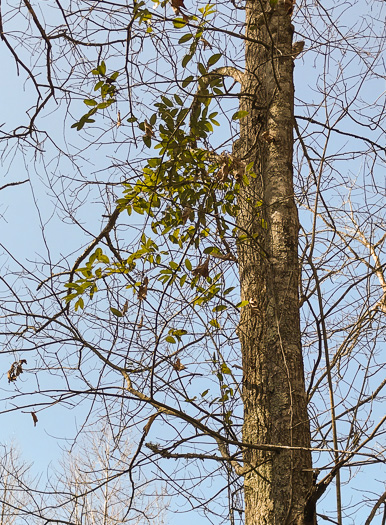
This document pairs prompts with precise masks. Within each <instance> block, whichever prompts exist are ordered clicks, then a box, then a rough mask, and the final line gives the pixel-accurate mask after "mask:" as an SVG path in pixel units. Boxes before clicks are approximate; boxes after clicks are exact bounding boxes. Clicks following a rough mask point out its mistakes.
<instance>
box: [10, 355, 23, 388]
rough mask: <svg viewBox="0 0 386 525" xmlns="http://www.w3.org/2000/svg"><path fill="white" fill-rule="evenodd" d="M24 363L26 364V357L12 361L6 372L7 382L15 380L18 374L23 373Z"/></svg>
mask: <svg viewBox="0 0 386 525" xmlns="http://www.w3.org/2000/svg"><path fill="white" fill-rule="evenodd" d="M25 364H27V360H26V359H20V361H15V362H14V363H12V366H11V368H10V369H9V370H8V373H7V377H8V383H12V382H13V381H16V379H17V378H18V377H19V375H20V374H22V373H23V365H25Z"/></svg>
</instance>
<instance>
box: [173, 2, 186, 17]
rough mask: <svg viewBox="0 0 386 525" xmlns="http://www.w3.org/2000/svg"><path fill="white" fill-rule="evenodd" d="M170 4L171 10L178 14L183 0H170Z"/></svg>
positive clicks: (182, 5)
mask: <svg viewBox="0 0 386 525" xmlns="http://www.w3.org/2000/svg"><path fill="white" fill-rule="evenodd" d="M170 3H171V4H172V8H173V11H174V12H175V14H176V15H179V14H180V13H181V10H180V7H184V8H185V6H184V0H171V2H170Z"/></svg>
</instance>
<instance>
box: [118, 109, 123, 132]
mask: <svg viewBox="0 0 386 525" xmlns="http://www.w3.org/2000/svg"><path fill="white" fill-rule="evenodd" d="M121 124H122V120H121V112H120V111H118V114H117V128H119V126H120V125H121Z"/></svg>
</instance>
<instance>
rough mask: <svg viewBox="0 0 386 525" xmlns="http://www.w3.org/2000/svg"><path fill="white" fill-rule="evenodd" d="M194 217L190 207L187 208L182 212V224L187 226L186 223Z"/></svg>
mask: <svg viewBox="0 0 386 525" xmlns="http://www.w3.org/2000/svg"><path fill="white" fill-rule="evenodd" d="M192 216H193V218H194V212H193V210H192V208H191V207H190V206H185V208H184V209H183V210H182V224H186V221H187V220H188V219H189V218H191V217H192Z"/></svg>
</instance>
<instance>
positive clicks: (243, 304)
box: [236, 301, 249, 308]
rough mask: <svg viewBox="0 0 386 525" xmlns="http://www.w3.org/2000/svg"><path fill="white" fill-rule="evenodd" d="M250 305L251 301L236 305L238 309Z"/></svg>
mask: <svg viewBox="0 0 386 525" xmlns="http://www.w3.org/2000/svg"><path fill="white" fill-rule="evenodd" d="M248 305H249V301H241V303H238V304H237V305H236V307H237V308H244V306H248Z"/></svg>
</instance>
